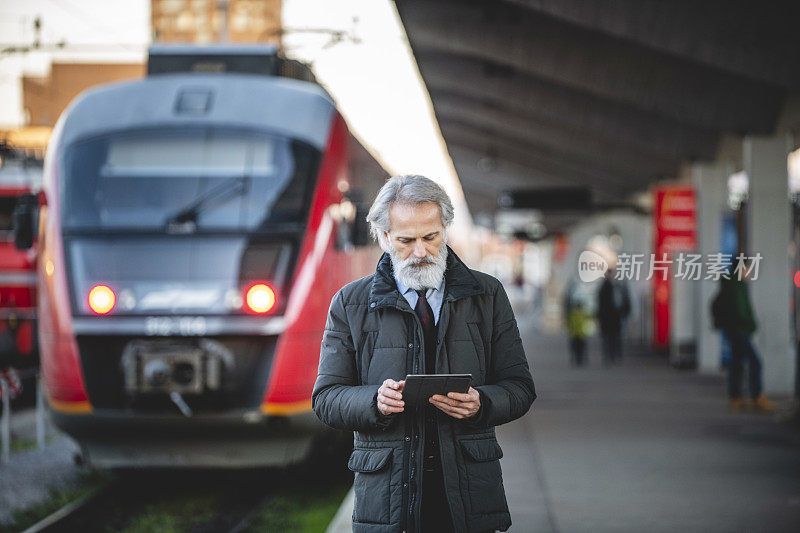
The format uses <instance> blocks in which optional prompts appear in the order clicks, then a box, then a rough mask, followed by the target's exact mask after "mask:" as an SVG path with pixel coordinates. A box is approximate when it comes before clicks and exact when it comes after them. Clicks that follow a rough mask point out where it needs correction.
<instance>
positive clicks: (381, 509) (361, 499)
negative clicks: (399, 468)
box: [347, 448, 393, 524]
mask: <svg viewBox="0 0 800 533" xmlns="http://www.w3.org/2000/svg"><path fill="white" fill-rule="evenodd" d="M392 451H393V450H392V448H356V449H354V450H353V454H352V455H351V456H350V460H349V461H348V463H347V467H348V468H349V469H350V470H352V471H353V472H354V473H355V479H354V480H353V493H354V495H355V505H354V507H353V521H354V522H367V523H372V524H388V523H389V519H390V516H391V512H390V511H391V476H392V468H391V461H390V459H391V457H392ZM387 465H388V467H387Z"/></svg>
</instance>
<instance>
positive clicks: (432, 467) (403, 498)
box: [312, 176, 536, 533]
mask: <svg viewBox="0 0 800 533" xmlns="http://www.w3.org/2000/svg"><path fill="white" fill-rule="evenodd" d="M367 220H368V221H369V223H370V226H371V229H372V232H373V235H374V236H375V237H376V238H377V239H378V242H379V243H380V244H381V247H382V248H383V249H384V251H385V252H386V253H385V254H383V256H382V257H381V259H380V261H379V262H378V267H377V270H376V272H375V273H374V274H372V275H370V276H367V277H366V278H363V279H360V280H358V281H354V282H352V283H349V284H348V285H346V286H345V287H343V288H342V289H341V290H340V291H339V292H338V293H336V295H335V296H334V297H333V301H332V302H331V307H330V311H329V312H328V321H327V324H326V326H325V334H324V336H323V339H322V351H321V354H320V363H319V375H318V376H317V382H316V384H315V385H314V392H313V396H312V399H313V405H314V411H315V412H316V413H317V416H319V418H320V419H321V420H322V421H323V422H325V423H326V424H328V425H330V426H332V427H335V428H339V429H344V430H350V431H354V432H355V439H354V450H353V454H352V455H351V457H350V461H349V463H348V466H349V467H350V469H351V470H352V471H353V472H355V481H354V485H353V488H354V492H355V509H354V512H353V531H356V532H367V531H368V532H379V531H386V532H390V531H392V532H394V531H397V532H399V531H406V532H437V533H439V532H444V531H459V532H460V531H478V532H480V531H494V530H496V529H499V530H502V531H505V530H506V529H508V527H509V526H510V525H511V517H510V515H509V512H508V505H507V504H506V497H505V493H504V489H503V481H502V474H501V471H500V458H501V457H502V455H503V452H502V450H501V449H500V446H499V445H498V443H497V440H496V437H495V430H494V427H495V426H497V425H500V424H504V423H506V422H509V421H511V420H514V419H516V418H519V417H520V416H522V415H524V414H525V413H526V412H527V411H528V409H529V408H530V406H531V403H532V402H533V400H534V398H536V393H535V392H534V386H533V379H532V377H531V373H530V370H529V368H528V362H527V359H526V357H525V352H524V350H523V348H522V342H521V341H520V337H519V330H518V329H517V323H516V320H515V318H514V314H513V311H512V310H511V306H510V304H509V301H508V297H507V296H506V293H505V291H504V290H503V287H502V285H501V284H500V282H499V281H498V280H496V279H495V278H493V277H491V276H489V275H487V274H483V273H481V272H476V271H474V270H470V269H469V268H467V267H466V266H465V265H464V263H462V262H461V260H460V259H459V258H458V257H457V256H456V254H455V253H453V250H451V249H450V248H449V247H448V246H447V245H446V240H447V239H446V228H447V227H448V226H449V225H450V223H451V222H452V221H453V206H452V204H451V202H450V199H449V198H448V197H447V194H446V193H445V192H444V191H443V190H442V189H441V188H440V187H439V186H438V185H436V183H434V182H433V181H431V180H430V179H428V178H425V177H422V176H399V177H394V178H392V179H390V180H389V181H388V182H387V183H386V184H385V185H384V186H383V188H382V189H381V190H380V192H379V193H378V196H377V198H376V199H375V203H374V204H373V205H372V208H371V209H370V211H369V214H368V215H367ZM422 373H428V374H446V373H453V374H456V373H457V374H471V375H472V386H471V387H470V388H469V390H468V391H467V392H466V393H464V394H459V393H456V392H450V393H448V394H447V395H446V396H443V395H434V396H432V397H430V398H429V399H428V405H426V406H424V407H412V406H410V405H406V403H405V401H404V399H403V386H404V378H405V376H406V375H408V374H422Z"/></svg>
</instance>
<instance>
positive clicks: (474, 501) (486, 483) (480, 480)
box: [461, 438, 508, 515]
mask: <svg viewBox="0 0 800 533" xmlns="http://www.w3.org/2000/svg"><path fill="white" fill-rule="evenodd" d="M461 451H462V452H463V456H464V468H465V470H466V472H467V487H468V492H469V501H470V512H471V514H476V515H478V514H489V513H501V512H508V504H507V503H506V494H505V489H504V488H503V473H502V471H501V469H500V458H501V457H503V450H502V449H501V448H500V445H499V444H498V443H497V441H496V440H495V439H493V438H490V439H469V440H462V441H461Z"/></svg>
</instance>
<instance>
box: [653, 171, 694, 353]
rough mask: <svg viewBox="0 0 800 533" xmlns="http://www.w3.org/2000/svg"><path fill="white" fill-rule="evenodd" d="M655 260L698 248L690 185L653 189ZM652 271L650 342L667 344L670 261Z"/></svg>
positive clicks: (661, 344) (670, 259)
mask: <svg viewBox="0 0 800 533" xmlns="http://www.w3.org/2000/svg"><path fill="white" fill-rule="evenodd" d="M653 198H654V201H653V228H654V237H655V242H654V245H653V251H654V254H655V258H654V259H655V260H656V261H660V260H664V259H666V260H667V261H672V259H673V255H674V254H676V253H679V252H693V251H694V250H695V249H696V248H697V196H696V194H695V190H694V187H692V186H691V185H688V186H687V185H670V186H662V187H656V188H654V189H653ZM667 265H668V267H667V269H666V270H664V271H661V272H656V273H654V275H653V324H654V327H653V344H654V346H655V347H656V348H666V347H667V345H668V344H669V327H670V326H669V320H670V286H671V284H670V280H671V277H672V271H671V267H670V266H669V265H671V263H667Z"/></svg>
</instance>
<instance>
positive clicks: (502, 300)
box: [472, 284, 536, 426]
mask: <svg viewBox="0 0 800 533" xmlns="http://www.w3.org/2000/svg"><path fill="white" fill-rule="evenodd" d="M491 354H492V356H491V360H490V368H489V369H488V370H489V372H488V375H487V380H486V385H480V386H478V387H475V388H476V390H477V391H478V392H479V393H480V396H481V409H480V411H479V412H478V415H477V418H476V419H475V420H473V421H472V422H473V423H474V424H477V425H480V426H499V425H500V424H505V423H506V422H511V421H512V420H515V419H517V418H519V417H521V416H522V415H524V414H525V413H527V412H528V409H530V407H531V404H532V403H533V400H535V399H536V390H535V388H534V385H533V377H532V376H531V371H530V369H529V367H528V359H527V358H526V357H525V350H524V349H523V347H522V340H521V339H520V336H519V328H517V320H516V319H515V318H514V312H513V311H512V309H511V303H510V302H509V301H508V296H507V295H506V291H505V289H503V286H502V285H500V284H498V287H497V291H496V292H495V295H494V310H493V313H492V338H491Z"/></svg>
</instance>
